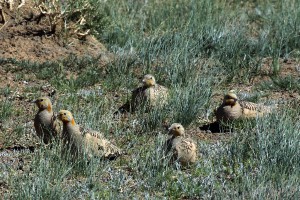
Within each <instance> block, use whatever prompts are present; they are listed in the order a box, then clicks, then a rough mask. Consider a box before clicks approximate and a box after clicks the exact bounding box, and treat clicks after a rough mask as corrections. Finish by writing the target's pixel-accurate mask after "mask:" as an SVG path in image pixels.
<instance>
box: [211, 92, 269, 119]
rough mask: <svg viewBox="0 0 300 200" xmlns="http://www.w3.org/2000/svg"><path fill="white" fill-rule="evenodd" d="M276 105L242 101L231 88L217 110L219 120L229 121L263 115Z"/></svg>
mask: <svg viewBox="0 0 300 200" xmlns="http://www.w3.org/2000/svg"><path fill="white" fill-rule="evenodd" d="M273 109H274V107H271V106H265V105H261V104H256V103H252V102H248V101H240V100H239V99H238V97H237V95H236V94H235V92H234V90H230V91H229V92H228V93H227V94H226V95H225V96H224V99H223V103H222V104H221V105H220V106H219V107H218V108H217V110H216V111H215V114H216V117H217V121H218V122H221V121H222V122H225V123H226V122H229V121H233V120H237V119H241V118H254V117H257V116H258V117H261V116H263V115H265V114H268V113H271V112H272V111H273Z"/></svg>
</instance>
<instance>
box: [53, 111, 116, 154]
mask: <svg viewBox="0 0 300 200" xmlns="http://www.w3.org/2000/svg"><path fill="white" fill-rule="evenodd" d="M58 118H59V119H60V120H61V121H62V122H63V132H62V141H63V149H64V152H67V151H70V153H71V156H73V157H75V158H76V157H78V156H80V155H83V153H86V154H87V155H88V157H89V158H91V157H93V156H96V157H103V158H108V159H113V158H116V157H117V156H119V155H121V154H122V151H121V149H119V148H118V147H117V146H115V145H113V144H112V143H111V142H110V141H108V140H107V139H105V138H104V136H103V135H102V134H101V133H100V132H97V131H94V130H88V129H84V128H83V127H81V126H79V125H78V124H76V122H75V120H74V118H73V115H72V113H71V112H70V111H68V110H60V111H59V113H58Z"/></svg>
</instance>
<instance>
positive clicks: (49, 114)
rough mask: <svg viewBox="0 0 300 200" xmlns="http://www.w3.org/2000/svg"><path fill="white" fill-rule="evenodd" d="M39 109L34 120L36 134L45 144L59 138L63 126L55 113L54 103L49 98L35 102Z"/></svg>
mask: <svg viewBox="0 0 300 200" xmlns="http://www.w3.org/2000/svg"><path fill="white" fill-rule="evenodd" d="M34 102H35V104H36V105H37V107H38V108H39V111H38V113H37V114H36V115H35V118H34V127H35V130H36V134H37V136H38V137H40V138H41V139H42V140H43V142H44V143H45V144H48V143H50V142H51V141H52V139H53V138H57V137H58V136H59V135H60V133H61V127H62V124H61V122H60V121H59V120H57V119H56V116H55V115H54V113H53V109H52V103H51V101H50V99H49V98H48V97H40V98H38V99H37V100H35V101H34Z"/></svg>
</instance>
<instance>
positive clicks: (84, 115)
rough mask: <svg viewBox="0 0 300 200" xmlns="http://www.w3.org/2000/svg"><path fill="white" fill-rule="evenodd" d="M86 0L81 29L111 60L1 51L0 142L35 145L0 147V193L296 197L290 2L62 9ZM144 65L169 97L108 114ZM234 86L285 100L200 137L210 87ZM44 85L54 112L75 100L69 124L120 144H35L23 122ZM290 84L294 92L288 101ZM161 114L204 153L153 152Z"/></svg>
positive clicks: (295, 75)
mask: <svg viewBox="0 0 300 200" xmlns="http://www.w3.org/2000/svg"><path fill="white" fill-rule="evenodd" d="M53 2H56V3H57V1H53ZM62 2H64V1H62ZM66 2H68V1H66ZM83 2H88V4H87V5H89V8H90V9H89V12H84V19H85V20H87V23H85V24H84V25H82V26H83V30H89V29H90V30H92V32H91V33H93V34H94V35H95V36H96V37H97V38H98V39H99V40H101V41H103V42H104V43H105V46H106V47H107V48H108V49H109V51H111V52H113V53H114V58H113V60H112V61H110V62H109V63H108V64H106V65H105V66H101V65H100V64H99V60H101V58H88V57H86V58H77V57H75V56H71V57H69V58H67V59H65V60H61V61H50V60H49V61H48V62H45V63H43V64H39V63H30V62H25V61H16V60H11V59H0V66H1V67H2V69H3V71H5V72H6V73H7V76H9V78H10V77H12V78H11V79H7V80H6V79H5V80H6V81H7V83H5V86H3V87H1V90H0V98H1V101H0V148H2V150H3V152H6V151H5V149H6V148H7V147H10V146H11V145H21V146H25V147H27V146H34V147H35V151H34V152H24V153H18V151H13V152H12V153H11V155H8V156H7V155H6V154H4V153H3V154H1V152H0V160H1V158H3V160H4V159H6V158H7V157H8V158H10V157H12V158H11V159H13V160H14V161H13V162H12V163H18V164H17V165H18V166H17V167H16V166H14V165H13V164H11V163H10V162H6V161H3V162H2V163H0V179H1V181H0V194H2V193H3V196H4V198H6V199H134V198H136V199H163V198H167V199H169V198H170V199H299V197H300V186H299V177H300V171H299V167H300V157H299V156H298V155H299V154H300V148H299V147H300V138H299V137H300V135H299V131H300V118H299V116H300V110H299V99H300V98H299V91H300V88H299V70H298V68H297V65H298V60H299V54H297V53H295V52H298V51H299V48H300V46H299V45H300V43H299V41H300V38H299V37H300V36H299V31H300V26H299V22H300V19H299V17H300V15H299V13H300V3H299V2H298V1H295V0H287V1H284V2H283V1H282V2H280V1H263V0H257V1H242V2H241V1H233V0H232V1H221V0H211V1H206V0H197V1H195V0H188V1H185V0H165V1H156V0H145V1H144V0H139V1H132V0H123V1H119V0H110V1H96V0H88V1H87V0H85V1H78V2H77V4H74V5H73V6H74V7H67V8H68V11H69V10H70V11H72V10H73V11H76V9H78V8H81V7H82V6H83V5H85V4H84V3H83ZM61 6H63V5H61ZM83 8H85V7H84V6H83ZM84 11H85V10H84ZM75 14H76V13H75ZM80 16H81V15H78V16H77V15H76V16H75V17H76V19H78V20H79V19H80ZM72 17H73V15H70V16H69V15H68V17H67V18H65V19H69V18H72ZM78 20H77V21H78ZM75 21H76V20H75ZM12 66H13V67H12ZM266 69H267V72H268V73H266ZM0 73H1V71H0ZM146 73H152V74H154V75H155V77H156V80H157V82H158V83H159V84H162V85H165V86H166V87H168V88H169V89H170V93H171V94H170V100H169V102H168V105H166V106H165V107H164V108H159V109H153V110H151V111H150V112H149V113H144V112H143V111H140V112H137V113H135V114H129V115H128V116H127V118H126V119H122V120H118V119H114V118H113V113H114V111H116V110H117V108H118V107H119V106H120V105H122V104H123V103H124V102H125V101H126V99H127V98H130V91H131V90H132V89H134V88H135V87H137V86H138V84H139V78H140V77H142V76H143V75H144V74H146ZM0 75H2V74H0ZM28 77H29V78H28ZM1 78H2V77H1ZM24 79H26V81H27V82H28V83H26V84H29V85H30V84H31V85H30V87H28V86H27V85H25V86H24V84H23V83H22V81H23V80H24ZM22 84H23V85H22ZM44 85H50V86H49V87H51V88H54V91H55V93H53V92H51V91H50V90H49V89H47V87H46V89H45V88H42V86H44ZM235 88H239V91H245V92H246V91H249V90H251V91H250V93H251V94H253V95H250V96H245V98H246V99H251V100H253V101H259V100H265V99H266V98H267V99H268V100H273V101H275V103H278V101H279V100H278V94H277V96H276V95H275V96H273V94H275V93H276V92H281V93H280V95H279V96H280V97H281V100H283V102H284V103H283V104H280V105H279V107H280V108H279V109H278V111H277V112H276V113H273V114H270V115H267V116H266V117H264V118H257V119H253V120H243V121H239V122H237V123H236V124H233V129H232V130H231V131H229V132H228V133H222V135H224V136H226V137H227V138H229V139H226V140H223V139H222V138H220V137H218V136H217V135H214V133H204V135H207V136H210V137H212V138H213V139H212V140H205V139H201V138H200V137H198V136H199V134H198V133H199V132H200V130H199V129H198V127H199V126H200V124H199V121H200V122H201V123H202V122H203V121H209V122H211V119H212V118H213V115H214V113H213V110H214V109H215V107H216V106H217V105H218V104H219V103H220V102H221V98H218V95H219V96H222V95H223V94H224V91H228V90H229V89H235ZM261 91H262V92H264V94H266V95H264V96H262V95H260V92H261ZM22 92H23V93H22ZM50 93H51V96H53V97H52V98H53V99H54V109H55V110H56V111H58V110H59V109H68V110H70V111H72V113H73V114H74V117H75V119H76V122H77V123H79V124H82V125H83V126H85V127H89V128H92V129H96V130H99V131H101V132H103V133H104V134H105V137H106V138H109V139H112V140H113V141H114V143H116V144H117V145H118V146H120V147H121V148H122V149H123V150H124V151H126V155H124V156H122V157H120V158H118V159H117V160H115V161H107V160H100V159H98V158H93V159H92V160H89V161H88V160H87V159H85V158H81V159H79V160H77V161H70V160H68V159H63V158H62V157H61V153H60V152H61V144H60V143H57V144H54V145H53V146H52V147H50V146H44V145H36V142H37V141H36V138H35V137H34V136H33V133H34V131H33V130H32V124H30V123H31V119H32V118H33V116H34V114H35V112H36V110H33V108H34V105H33V104H30V103H29V102H30V100H33V99H34V98H36V97H39V96H41V95H49V94H50ZM52 93H53V94H52ZM292 93H293V94H295V93H296V94H298V96H296V97H295V98H293V99H292V101H290V100H291V99H290V98H292V97H291V96H290V94H292ZM17 94H18V95H17ZM267 95H269V96H267ZM19 107H22V109H19ZM15 113H16V114H15ZM199 119H200V120H199ZM163 122H166V123H169V124H171V123H173V122H179V123H182V124H183V125H184V126H185V127H186V129H187V130H191V131H190V132H192V133H193V134H192V135H191V137H193V139H194V140H195V141H197V143H198V150H199V153H200V154H201V156H199V159H198V161H197V162H196V164H195V165H194V166H192V167H191V168H189V169H181V167H180V166H178V165H177V164H174V165H168V161H167V160H166V159H162V156H163V150H162V144H163V143H164V141H165V140H166V138H167V135H166V134H165V133H166V130H165V127H164V126H163ZM28 138H29V139H28ZM13 140H14V141H13ZM20 159H21V161H20ZM20 166H21V167H20Z"/></svg>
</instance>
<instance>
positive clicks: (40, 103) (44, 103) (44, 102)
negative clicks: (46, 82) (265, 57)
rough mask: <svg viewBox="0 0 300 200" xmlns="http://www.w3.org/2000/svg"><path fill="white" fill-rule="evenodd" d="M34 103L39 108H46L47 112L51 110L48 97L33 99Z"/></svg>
mask: <svg viewBox="0 0 300 200" xmlns="http://www.w3.org/2000/svg"><path fill="white" fill-rule="evenodd" d="M34 103H35V104H36V105H37V107H38V108H39V109H40V110H45V109H47V110H48V111H49V112H51V111H52V103H51V101H50V99H49V98H48V97H39V98H38V99H36V100H35V101H34Z"/></svg>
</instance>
